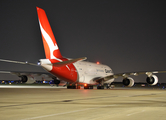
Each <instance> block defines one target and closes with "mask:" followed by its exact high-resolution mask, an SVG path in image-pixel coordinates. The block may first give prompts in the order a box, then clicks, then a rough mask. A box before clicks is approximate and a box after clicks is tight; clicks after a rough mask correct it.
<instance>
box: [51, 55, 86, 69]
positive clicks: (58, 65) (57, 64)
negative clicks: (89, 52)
mask: <svg viewBox="0 0 166 120" xmlns="http://www.w3.org/2000/svg"><path fill="white" fill-rule="evenodd" d="M86 59H87V58H86V57H82V58H77V59H71V60H67V61H63V62H56V63H52V64H53V65H54V66H56V67H61V66H64V65H68V64H71V63H75V62H77V61H82V60H86Z"/></svg>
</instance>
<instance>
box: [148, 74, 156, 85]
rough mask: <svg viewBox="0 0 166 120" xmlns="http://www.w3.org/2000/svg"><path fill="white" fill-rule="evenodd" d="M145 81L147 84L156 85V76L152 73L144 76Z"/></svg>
mask: <svg viewBox="0 0 166 120" xmlns="http://www.w3.org/2000/svg"><path fill="white" fill-rule="evenodd" d="M146 82H147V83H148V84H149V85H156V84H157V83H158V77H157V76H156V75H152V76H150V77H147V78H146Z"/></svg>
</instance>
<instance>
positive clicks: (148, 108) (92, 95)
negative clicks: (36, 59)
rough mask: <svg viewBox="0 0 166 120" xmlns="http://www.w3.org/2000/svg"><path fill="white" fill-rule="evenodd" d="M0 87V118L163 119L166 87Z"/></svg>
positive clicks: (3, 119) (40, 119)
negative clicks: (98, 88) (164, 88)
mask: <svg viewBox="0 0 166 120" xmlns="http://www.w3.org/2000/svg"><path fill="white" fill-rule="evenodd" d="M45 87H46V86H43V88H42V86H40V87H39V86H35V87H34V86H33V88H31V87H29V88H27V87H25V86H24V88H23V87H19V86H18V87H15V88H13V87H10V86H8V87H7V86H6V87H4V86H0V120H110V119H114V120H157V119H159V120H166V115H165V113H166V90H162V89H160V90H159V89H124V88H123V89H121V88H115V89H108V90H107V89H104V90H97V89H93V90H92V89H89V90H87V89H86V90H84V89H66V88H65V89H64V88H58V89H57V87H51V86H47V87H46V88H45Z"/></svg>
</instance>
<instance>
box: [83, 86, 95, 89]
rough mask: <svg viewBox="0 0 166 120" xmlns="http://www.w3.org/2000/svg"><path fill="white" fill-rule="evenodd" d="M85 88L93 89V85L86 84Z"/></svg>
mask: <svg viewBox="0 0 166 120" xmlns="http://www.w3.org/2000/svg"><path fill="white" fill-rule="evenodd" d="M84 89H93V85H87V86H84Z"/></svg>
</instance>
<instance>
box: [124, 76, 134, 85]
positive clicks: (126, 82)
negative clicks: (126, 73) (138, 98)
mask: <svg viewBox="0 0 166 120" xmlns="http://www.w3.org/2000/svg"><path fill="white" fill-rule="evenodd" d="M123 85H125V86H127V87H132V86H133V85H134V80H133V78H131V77H126V78H124V79H123Z"/></svg>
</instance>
